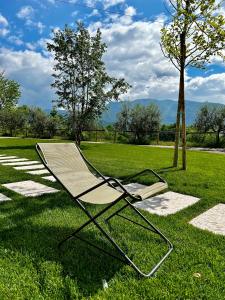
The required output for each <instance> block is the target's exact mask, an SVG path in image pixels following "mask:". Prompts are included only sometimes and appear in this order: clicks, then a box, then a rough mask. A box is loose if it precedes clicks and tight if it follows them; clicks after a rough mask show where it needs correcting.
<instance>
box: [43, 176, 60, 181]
mask: <svg viewBox="0 0 225 300" xmlns="http://www.w3.org/2000/svg"><path fill="white" fill-rule="evenodd" d="M42 178H43V179H46V180H50V181H52V182H56V181H57V180H56V179H55V177H54V176H45V177H42Z"/></svg>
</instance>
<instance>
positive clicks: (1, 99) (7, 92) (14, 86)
mask: <svg viewBox="0 0 225 300" xmlns="http://www.w3.org/2000/svg"><path fill="white" fill-rule="evenodd" d="M20 96H21V92H20V86H19V84H18V83H17V82H16V81H14V80H10V79H7V78H5V76H4V72H1V73H0V109H3V108H10V107H13V106H15V105H16V104H17V102H18V99H19V98H20Z"/></svg>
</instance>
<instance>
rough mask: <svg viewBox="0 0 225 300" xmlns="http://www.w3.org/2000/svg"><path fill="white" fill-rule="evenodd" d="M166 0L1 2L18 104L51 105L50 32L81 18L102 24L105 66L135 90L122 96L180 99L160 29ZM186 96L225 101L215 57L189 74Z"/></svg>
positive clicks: (3, 55)
mask: <svg viewBox="0 0 225 300" xmlns="http://www.w3.org/2000/svg"><path fill="white" fill-rule="evenodd" d="M165 3H166V0H1V1H0V70H4V71H5V74H6V76H7V77H9V78H10V79H14V80H17V81H18V82H19V83H20V84H21V87H22V98H21V100H20V104H23V103H26V104H30V105H38V106H42V107H43V108H49V107H51V101H52V100H53V99H54V98H55V96H54V91H53V90H52V89H51V88H50V84H51V81H52V77H51V74H52V63H53V62H52V59H51V56H50V55H49V53H48V52H47V50H46V42H47V41H49V39H51V35H52V30H54V29H57V28H63V27H64V25H65V24H68V25H70V26H73V27H74V26H75V23H76V21H77V20H83V22H84V23H85V25H86V26H87V27H88V28H89V30H90V31H91V32H94V31H95V30H96V28H101V31H102V33H103V39H104V41H105V42H106V43H107V45H108V51H107V53H106V55H105V56H104V61H105V63H106V66H107V70H108V72H109V73H110V74H112V75H113V76H116V77H124V78H125V79H126V80H127V81H128V82H129V83H130V84H131V85H132V89H131V90H130V91H129V93H128V94H127V95H125V97H124V99H127V100H134V99H139V98H155V99H159V100H160V99H172V100H176V99H177V89H178V73H177V71H176V69H175V68H174V66H173V65H171V63H170V62H169V61H168V60H167V59H166V58H164V57H163V55H162V53H161V50H160V46H159V42H160V29H161V28H162V26H163V25H164V23H165V21H166V19H167V17H168V16H167V14H168V12H167V9H166V8H165ZM186 88H187V89H186V98H187V99H189V100H194V101H212V102H220V103H224V104H225V68H224V63H223V62H219V61H217V62H216V63H214V64H211V65H209V66H207V69H205V70H196V69H189V70H187V73H186Z"/></svg>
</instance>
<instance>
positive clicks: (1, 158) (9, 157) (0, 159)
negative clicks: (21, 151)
mask: <svg viewBox="0 0 225 300" xmlns="http://www.w3.org/2000/svg"><path fill="white" fill-rule="evenodd" d="M13 158H18V157H17V156H2V157H0V161H2V160H4V159H13Z"/></svg>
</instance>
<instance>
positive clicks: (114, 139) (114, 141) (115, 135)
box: [113, 130, 117, 144]
mask: <svg viewBox="0 0 225 300" xmlns="http://www.w3.org/2000/svg"><path fill="white" fill-rule="evenodd" d="M116 138H117V131H116V130H114V137H113V143H114V144H115V143H116Z"/></svg>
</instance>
